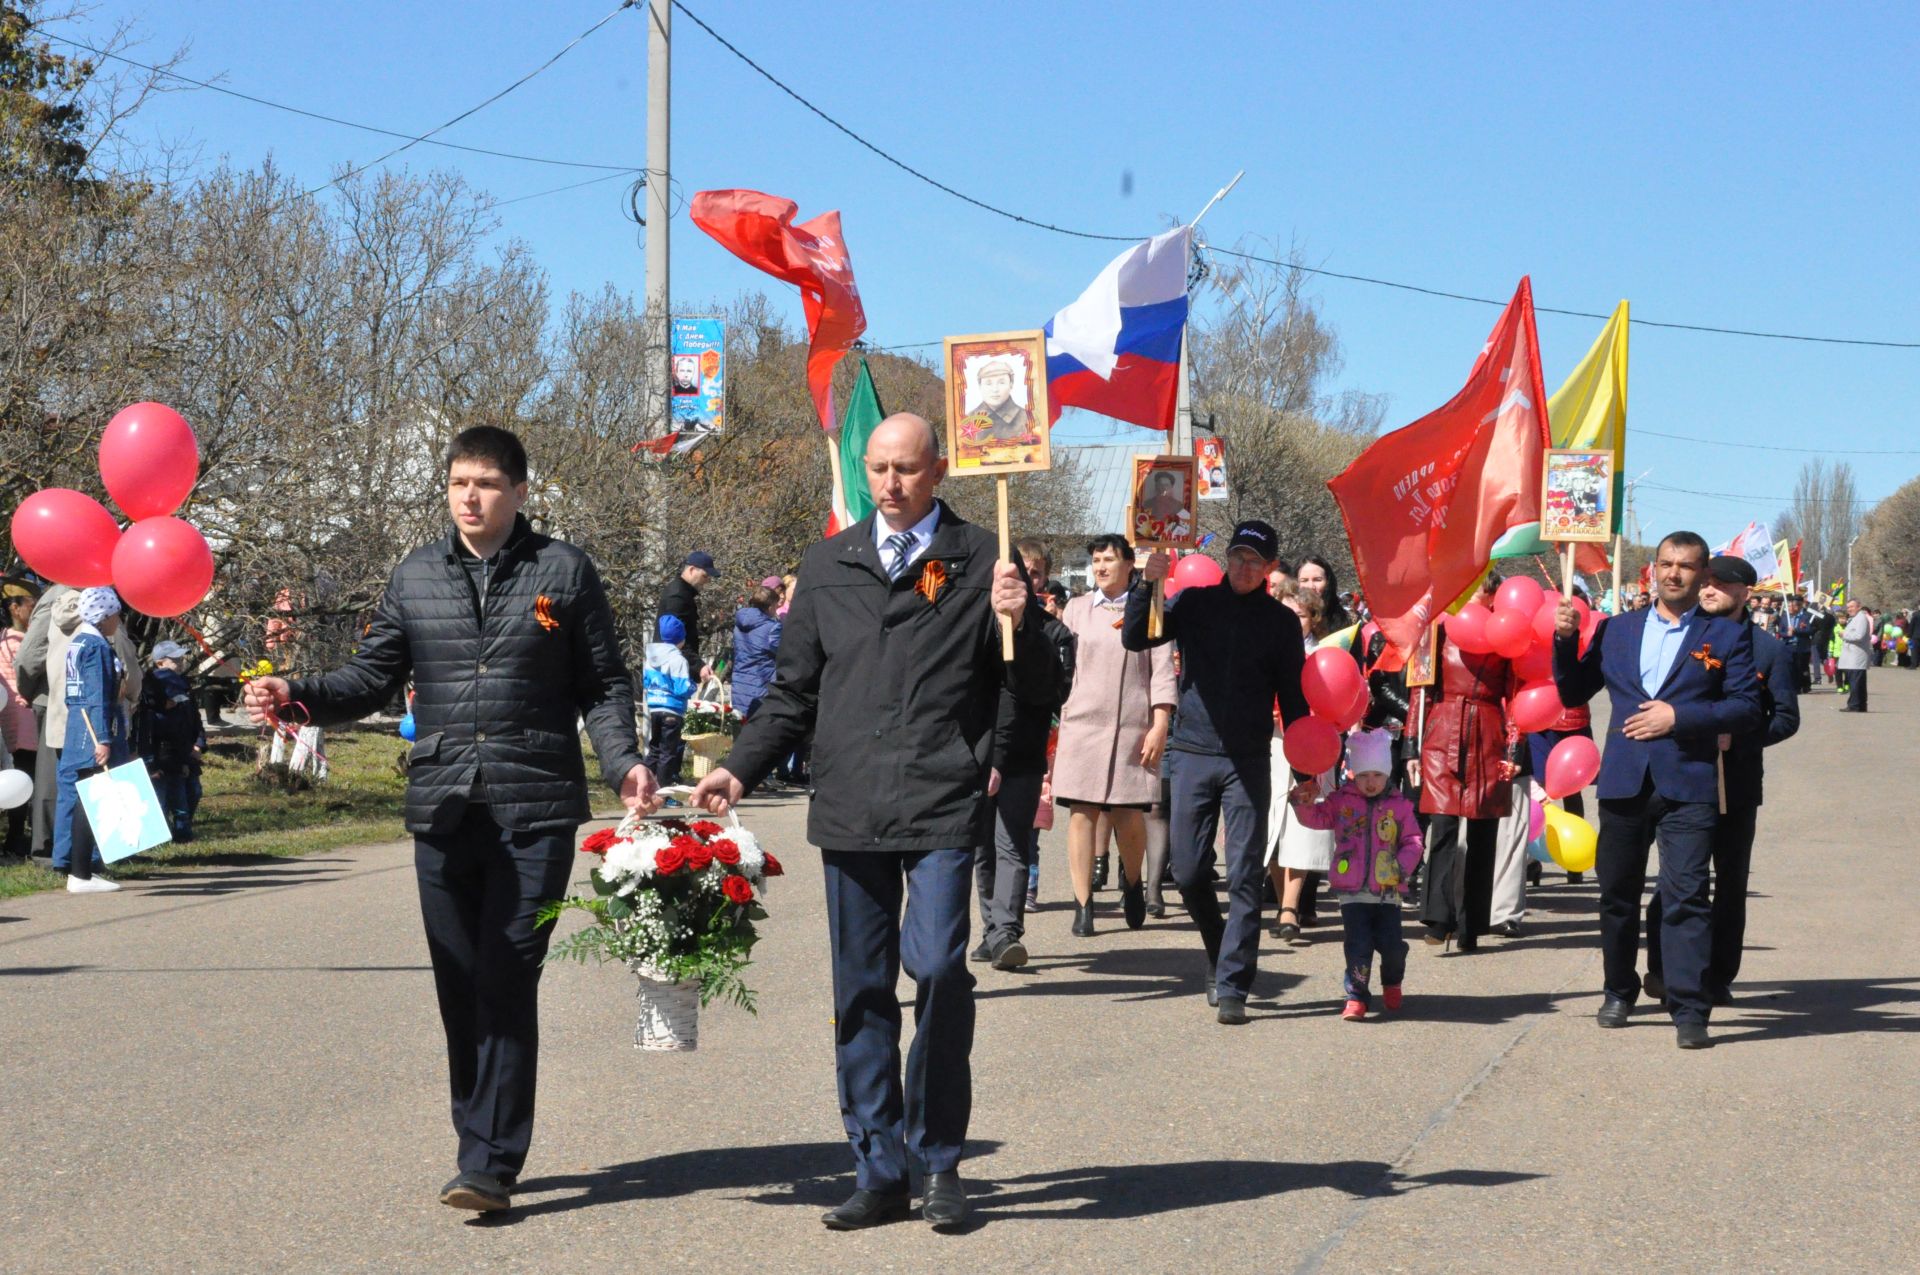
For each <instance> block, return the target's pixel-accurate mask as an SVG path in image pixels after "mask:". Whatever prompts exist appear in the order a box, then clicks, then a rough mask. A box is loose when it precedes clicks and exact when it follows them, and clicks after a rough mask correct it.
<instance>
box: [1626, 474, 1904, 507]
mask: <svg viewBox="0 0 1920 1275" xmlns="http://www.w3.org/2000/svg"><path fill="white" fill-rule="evenodd" d="M1640 485H1641V486H1643V487H1651V488H1652V489H1653V490H1655V491H1671V492H1676V493H1678V494H1679V495H1682V496H1709V497H1712V498H1714V499H1716V500H1738V501H1742V502H1744V503H1749V504H1750V503H1752V502H1754V501H1766V502H1768V503H1770V504H1782V505H1793V504H1799V503H1801V502H1802V501H1805V502H1808V503H1811V504H1819V505H1877V504H1879V503H1880V501H1879V500H1878V499H1875V500H1868V499H1866V498H1865V497H1858V496H1856V497H1850V498H1841V497H1834V496H1760V495H1756V494H1754V493H1753V492H1737V491H1695V490H1694V489H1693V488H1691V487H1669V486H1667V485H1666V484H1665V483H1656V482H1653V481H1651V480H1648V479H1642V480H1641V484H1640Z"/></svg>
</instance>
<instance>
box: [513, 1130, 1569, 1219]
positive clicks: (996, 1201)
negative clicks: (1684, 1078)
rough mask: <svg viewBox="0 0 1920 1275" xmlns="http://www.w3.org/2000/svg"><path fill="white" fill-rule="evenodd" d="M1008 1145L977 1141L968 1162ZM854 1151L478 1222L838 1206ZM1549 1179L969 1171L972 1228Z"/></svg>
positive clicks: (698, 1174)
mask: <svg viewBox="0 0 1920 1275" xmlns="http://www.w3.org/2000/svg"><path fill="white" fill-rule="evenodd" d="M998 1145H999V1144H998V1143H991V1142H985V1143H969V1144H968V1152H969V1156H970V1159H969V1161H968V1166H969V1167H971V1166H972V1165H973V1164H975V1163H977V1162H978V1159H979V1158H980V1157H982V1156H984V1155H987V1154H990V1153H991V1152H992V1151H993V1150H995V1149H997V1147H998ZM852 1168H853V1165H852V1159H851V1156H850V1155H849V1154H848V1151H847V1144H846V1143H845V1142H805V1143H792V1144H788V1145H783V1146H771V1147H725V1148H718V1149H715V1150H712V1151H685V1152H677V1153H675V1154H673V1155H666V1156H659V1157H656V1158H654V1159H651V1160H636V1161H634V1162H633V1163H631V1164H623V1165H617V1166H615V1167H613V1168H610V1169H603V1170H601V1171H599V1172H597V1173H582V1174H568V1175H561V1176H555V1177H543V1178H535V1179H532V1180H530V1181H527V1182H524V1183H522V1184H521V1185H520V1187H519V1188H518V1190H517V1191H516V1192H515V1194H516V1195H518V1196H521V1197H525V1196H527V1195H531V1194H536V1193H540V1192H548V1191H574V1192H578V1194H574V1195H568V1196H566V1197H565V1198H562V1199H551V1200H536V1201H532V1202H530V1203H526V1204H524V1205H517V1206H516V1207H515V1208H514V1210H513V1211H512V1212H510V1213H507V1214H505V1215H501V1216H498V1217H489V1218H485V1219H476V1224H477V1225H488V1226H503V1225H504V1226H511V1225H512V1224H513V1223H514V1222H516V1221H519V1220H521V1219H523V1218H528V1217H535V1216H538V1215H540V1214H543V1213H564V1212H568V1211H570V1210H573V1209H580V1208H588V1207H592V1206H594V1205H599V1204H618V1203H622V1202H625V1201H629V1200H648V1199H662V1198H666V1197H670V1196H677V1195H688V1194H692V1193H695V1192H701V1191H736V1190H742V1189H751V1188H755V1187H778V1188H780V1189H778V1190H774V1191H765V1192H762V1193H760V1194H752V1195H747V1196H745V1197H743V1198H745V1199H746V1200H749V1201H751V1202H753V1203H756V1204H772V1205H799V1206H805V1207H807V1208H819V1209H827V1208H831V1207H833V1206H834V1205H836V1204H838V1203H840V1202H841V1201H842V1200H844V1199H845V1198H846V1197H847V1195H848V1194H849V1193H850V1192H851V1191H852V1189H853V1175H852ZM1542 1176H1544V1175H1543V1174H1538V1173H1510V1172H1505V1171H1500V1170H1482V1169H1448V1170H1444V1171H1441V1172H1436V1173H1423V1174H1418V1175H1415V1176H1412V1177H1407V1176H1403V1175H1401V1174H1398V1173H1394V1172H1392V1171H1391V1166H1389V1165H1387V1164H1386V1163H1384V1162H1382V1161H1379V1160H1336V1161H1332V1162H1329V1163H1326V1164H1293V1163H1287V1162H1283V1161H1264V1160H1189V1161H1183V1162H1179V1163H1175V1164H1122V1165H1089V1166H1083V1167H1079V1168H1073V1169H1062V1170H1057V1171H1053V1172H1047V1173H1030V1174H1024V1175H1022V1176H1019V1177H1010V1178H993V1177H980V1178H974V1177H972V1176H970V1175H969V1177H968V1194H969V1195H970V1196H971V1198H972V1203H973V1207H974V1213H973V1219H972V1222H971V1224H970V1226H969V1228H968V1229H972V1227H974V1226H982V1225H985V1224H987V1223H989V1222H991V1221H994V1220H1003V1221H1012V1220H1016V1219H1018V1220H1033V1219H1047V1218H1078V1219H1083V1220H1087V1221H1107V1220H1116V1219H1121V1218H1140V1217H1151V1216H1154V1215H1157V1214H1162V1213H1173V1212H1177V1211H1179V1210H1182V1209H1194V1208H1206V1207H1208V1206H1211V1205H1216V1204H1236V1203H1246V1202H1250V1201H1253V1200H1262V1199H1267V1198H1269V1197H1271V1196H1276V1195H1282V1194H1285V1193H1286V1192H1289V1191H1300V1190H1311V1189H1314V1188H1317V1187H1330V1188H1332V1189H1334V1190H1337V1191H1342V1192H1345V1193H1346V1194H1347V1195H1350V1196H1353V1197H1355V1198H1360V1197H1378V1196H1392V1195H1404V1194H1406V1193H1407V1192H1409V1191H1416V1190H1420V1189H1422V1188H1424V1187H1431V1186H1470V1187H1493V1186H1506V1185H1509V1184H1511V1183H1515V1182H1524V1181H1528V1180H1530V1179H1533V1178H1538V1177H1542Z"/></svg>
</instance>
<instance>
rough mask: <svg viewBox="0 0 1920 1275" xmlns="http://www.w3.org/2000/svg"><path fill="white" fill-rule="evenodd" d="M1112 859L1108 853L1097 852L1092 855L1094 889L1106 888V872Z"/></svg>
mask: <svg viewBox="0 0 1920 1275" xmlns="http://www.w3.org/2000/svg"><path fill="white" fill-rule="evenodd" d="M1112 860H1113V856H1112V854H1110V853H1108V854H1098V855H1095V856H1094V858H1093V888H1094V889H1096V890H1104V889H1106V888H1107V873H1108V871H1109V870H1110V869H1111V867H1112Z"/></svg>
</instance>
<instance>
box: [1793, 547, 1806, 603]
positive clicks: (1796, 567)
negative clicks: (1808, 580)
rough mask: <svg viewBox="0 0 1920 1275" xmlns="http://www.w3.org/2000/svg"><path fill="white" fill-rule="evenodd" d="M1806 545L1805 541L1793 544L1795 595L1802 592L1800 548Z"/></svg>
mask: <svg viewBox="0 0 1920 1275" xmlns="http://www.w3.org/2000/svg"><path fill="white" fill-rule="evenodd" d="M1805 543H1806V541H1804V540H1796V541H1794V542H1793V591H1794V592H1795V593H1798V592H1799V591H1800V546H1801V545H1803V544H1805Z"/></svg>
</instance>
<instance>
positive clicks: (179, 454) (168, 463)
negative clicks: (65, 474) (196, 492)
mask: <svg viewBox="0 0 1920 1275" xmlns="http://www.w3.org/2000/svg"><path fill="white" fill-rule="evenodd" d="M199 476H200V444H199V442H198V441H197V440H195V438H194V436H193V428H192V426H190V425H188V424H187V422H186V421H185V420H184V419H183V418H182V417H181V415H180V413H178V412H176V411H174V410H173V409H172V408H171V407H168V406H167V405H166V404H164V403H135V404H133V406H131V407H123V408H121V409H120V411H119V412H118V413H116V414H115V416H114V418H113V419H112V420H111V421H109V422H108V423H107V432H106V433H105V434H104V435H102V436H101V439H100V477H101V479H102V480H103V481H104V482H105V483H106V484H107V494H108V495H109V496H112V497H113V502H114V503H115V504H116V505H119V506H120V508H121V509H122V510H123V511H124V512H125V513H126V515H127V517H129V518H131V519H133V520H134V521H135V522H139V521H141V520H143V519H147V518H163V517H165V516H166V515H168V514H170V513H172V512H173V511H174V510H176V509H178V508H179V507H180V504H181V502H182V501H184V500H185V499H186V498H187V493H189V492H191V491H192V490H193V484H194V481H195V480H196V479H197V478H199Z"/></svg>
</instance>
